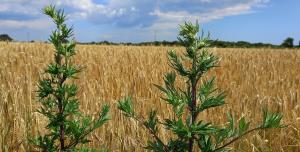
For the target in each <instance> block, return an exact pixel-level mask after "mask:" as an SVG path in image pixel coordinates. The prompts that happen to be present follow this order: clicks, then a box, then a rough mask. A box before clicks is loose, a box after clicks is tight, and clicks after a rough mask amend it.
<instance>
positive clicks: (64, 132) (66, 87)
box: [30, 6, 109, 152]
mask: <svg viewBox="0 0 300 152" xmlns="http://www.w3.org/2000/svg"><path fill="white" fill-rule="evenodd" d="M43 11H44V13H45V14H46V15H48V16H49V17H51V18H52V19H53V22H54V23H55V24H56V30H54V31H53V32H52V35H51V36H50V38H49V41H50V42H51V43H52V44H53V45H54V48H55V55H54V62H52V63H50V64H49V65H48V67H47V68H46V69H45V71H44V72H45V76H44V78H43V79H41V80H40V81H39V84H38V91H37V93H38V94H37V97H38V102H39V103H40V104H41V107H40V108H39V109H38V110H37V112H39V113H40V114H42V115H44V116H45V117H46V118H47V119H48V124H47V126H46V129H47V130H48V131H47V133H46V134H44V135H40V134H39V135H38V136H37V137H36V138H34V139H31V140H30V142H31V143H32V144H33V145H34V146H35V150H38V151H43V152H54V151H77V150H80V151H88V150H87V149H86V148H84V147H83V144H86V143H88V142H89V140H88V138H87V136H88V135H89V134H90V133H91V132H93V131H94V130H95V129H97V128H99V127H100V126H102V125H103V124H104V123H105V122H107V121H108V119H109V116H108V112H109V106H107V105H105V106H103V108H102V111H101V112H100V113H99V116H98V117H97V118H96V119H94V120H92V118H91V117H88V116H84V115H83V114H81V112H80V111H79V102H78V99H77V98H76V94H77V90H78V88H77V86H76V85H75V84H74V83H71V82H70V81H69V82H67V80H69V79H71V78H76V74H77V73H79V72H80V71H81V70H82V67H81V66H78V65H74V64H73V60H72V58H73V56H74V55H75V54H76V51H75V45H76V42H75V40H74V39H72V36H73V28H69V27H68V26H67V25H66V24H65V21H66V15H65V14H64V11H63V10H57V9H56V8H55V7H54V6H48V7H45V8H44V10H43Z"/></svg>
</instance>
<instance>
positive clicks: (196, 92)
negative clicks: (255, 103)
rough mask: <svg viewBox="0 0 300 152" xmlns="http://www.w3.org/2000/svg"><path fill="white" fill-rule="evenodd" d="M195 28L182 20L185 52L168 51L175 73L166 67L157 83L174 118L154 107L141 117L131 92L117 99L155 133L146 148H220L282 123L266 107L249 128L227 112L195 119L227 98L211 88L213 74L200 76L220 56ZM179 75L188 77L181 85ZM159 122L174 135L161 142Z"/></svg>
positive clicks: (177, 151) (165, 151)
mask: <svg viewBox="0 0 300 152" xmlns="http://www.w3.org/2000/svg"><path fill="white" fill-rule="evenodd" d="M198 32H199V25H198V24H196V25H193V24H192V23H185V24H184V25H181V26H180V32H179V37H178V39H179V42H180V43H181V45H182V46H184V47H185V48H186V51H185V53H184V54H183V55H178V54H176V53H175V51H169V52H168V58H169V62H170V63H169V65H170V66H171V68H173V69H174V70H175V71H176V73H175V72H170V73H167V74H166V75H165V76H164V86H158V85H156V86H157V88H158V89H159V90H161V91H162V93H164V94H165V95H164V97H162V101H164V102H166V103H167V104H170V105H171V106H172V107H173V112H174V116H173V117H172V118H167V119H164V120H163V121H162V120H159V119H158V117H157V110H152V111H150V113H149V116H148V118H145V119H144V118H143V117H141V116H138V115H137V114H136V112H135V110H134V108H133V105H132V100H131V98H130V97H126V98H124V99H122V100H120V101H118V108H119V109H120V110H121V111H122V113H123V114H124V115H125V116H126V117H130V118H132V119H134V120H136V121H138V122H140V124H142V125H143V126H144V127H145V128H146V129H147V130H149V133H150V134H151V135H152V136H153V138H150V139H149V141H148V144H147V146H146V148H147V149H150V150H153V151H156V152H171V151H174V152H183V151H188V152H192V151H194V150H196V151H199V150H201V151H202V152H217V151H218V152H220V151H226V150H228V149H226V147H227V146H229V145H230V144H231V143H233V142H235V141H236V140H238V139H240V138H241V137H243V136H245V135H247V134H249V133H251V132H253V131H256V130H259V129H268V128H281V127H284V125H282V124H281V119H282V114H281V113H276V112H275V113H271V112H268V111H267V110H266V109H265V108H263V119H262V121H261V123H260V124H259V125H257V126H256V127H253V128H252V129H250V122H249V121H246V119H245V118H244V117H242V118H241V119H240V120H239V121H238V124H237V125H235V124H234V123H235V119H234V118H233V116H232V115H231V114H230V113H228V114H227V118H228V125H223V126H222V125H215V124H214V123H213V122H206V121H205V120H199V118H198V116H199V115H200V114H201V113H202V112H204V111H205V110H207V109H210V108H214V107H218V106H222V105H223V104H224V103H225V93H224V92H223V91H221V90H219V89H217V88H215V86H214V82H215V77H212V78H211V79H207V80H205V79H204V78H202V77H203V76H204V75H205V74H206V73H207V71H209V70H211V69H212V68H214V67H216V66H217V64H218V62H219V58H218V57H217V56H215V55H213V54H212V53H209V51H208V41H209V38H208V37H204V36H203V34H202V36H201V37H198V35H197V34H198ZM177 75H179V76H180V77H181V78H183V80H184V82H186V86H185V88H178V87H177V86H176V85H175V81H176V78H177ZM201 80H202V81H201ZM161 110H163V109H161ZM159 125H163V126H164V128H166V129H167V130H169V131H170V133H171V134H172V137H173V138H170V139H169V140H167V141H166V142H164V141H163V140H162V139H161V138H160V136H159V133H158V126H159ZM220 126H221V127H220Z"/></svg>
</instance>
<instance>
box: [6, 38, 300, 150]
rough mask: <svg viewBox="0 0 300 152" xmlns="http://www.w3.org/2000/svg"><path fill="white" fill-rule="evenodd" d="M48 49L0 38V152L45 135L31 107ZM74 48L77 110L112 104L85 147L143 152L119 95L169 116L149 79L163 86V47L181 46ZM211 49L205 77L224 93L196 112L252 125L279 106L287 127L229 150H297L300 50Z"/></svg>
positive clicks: (93, 111) (92, 111) (139, 132)
mask: <svg viewBox="0 0 300 152" xmlns="http://www.w3.org/2000/svg"><path fill="white" fill-rule="evenodd" d="M53 49H54V48H53V47H52V46H51V45H50V44H45V43H17V42H14V43H0V132H1V133H0V146H1V150H0V151H22V152H23V151H28V150H29V148H30V147H29V144H28V142H27V139H28V138H29V137H31V136H34V135H37V133H38V132H40V133H45V128H44V126H45V123H46V120H45V119H44V117H43V116H41V115H40V114H38V113H37V112H36V109H37V108H38V107H39V105H38V104H37V102H36V91H37V83H38V80H39V79H40V78H41V77H42V74H43V69H44V68H45V67H46V66H47V65H48V64H49V63H50V62H51V61H52V59H53V52H54V51H53ZM76 49H77V54H76V56H75V60H74V62H75V63H76V64H80V65H83V66H84V67H85V68H84V70H83V71H82V72H81V73H80V74H79V75H78V78H79V79H76V80H74V81H75V82H76V84H78V87H79V94H78V98H79V101H80V104H81V108H80V109H81V110H82V112H83V113H85V114H88V115H92V116H96V115H97V112H98V111H100V109H101V106H102V105H103V104H105V103H107V104H109V105H110V106H111V110H110V116H111V120H110V121H108V123H107V124H105V125H104V127H101V128H100V129H98V130H96V131H95V132H93V133H92V135H91V136H90V139H91V142H90V143H89V146H91V147H106V148H108V149H109V150H110V151H113V152H118V151H128V152H131V151H145V149H144V148H143V147H142V146H143V145H145V143H146V142H147V139H148V138H149V136H150V134H149V133H148V132H147V131H146V130H145V129H143V128H142V126H141V125H139V124H138V123H136V122H135V121H133V120H130V119H128V118H125V117H124V116H123V115H122V114H121V113H120V111H119V110H118V109H117V106H116V103H117V100H119V99H121V98H123V97H124V96H126V95H131V96H132V97H133V99H134V104H135V106H136V108H135V109H136V110H137V113H139V114H141V115H146V114H147V113H148V112H149V111H150V110H151V109H152V108H158V109H160V110H159V119H164V118H165V117H167V116H172V113H171V111H172V110H171V108H170V106H169V105H167V104H166V103H165V102H163V101H161V99H160V97H161V96H162V94H161V93H160V91H159V90H158V89H157V88H155V87H154V86H153V84H162V83H163V74H165V73H166V72H168V71H169V70H171V68H170V67H169V66H168V60H167V51H168V50H171V49H174V50H176V51H178V52H181V51H182V50H183V48H181V47H171V46H170V47H163V46H161V47H157V46H105V45H77V47H76ZM211 52H213V53H214V54H217V55H218V56H220V57H221V58H222V60H221V62H220V64H219V65H220V67H217V68H215V69H213V70H212V71H210V73H209V75H210V76H211V75H215V76H216V78H217V79H216V81H217V86H218V87H219V88H221V89H223V90H225V91H226V94H227V97H226V104H225V106H222V107H219V108H215V109H212V110H208V111H207V112H205V113H204V114H202V115H201V116H200V118H201V119H205V120H213V122H218V123H221V124H222V123H223V124H224V123H226V122H225V120H226V119H225V117H226V112H228V111H231V112H232V113H233V114H234V115H235V116H236V120H238V119H239V116H246V117H247V118H248V119H249V120H252V121H251V122H253V124H251V126H255V125H256V124H255V122H260V121H261V120H262V117H261V116H262V114H261V107H262V106H268V107H269V108H270V109H271V110H273V111H276V110H278V111H281V112H282V113H283V114H284V118H283V121H284V123H285V124H287V125H288V126H287V127H286V128H283V129H274V130H266V131H259V132H256V133H254V134H249V135H247V136H246V137H245V138H242V140H240V141H239V142H237V143H235V144H233V145H232V146H231V147H232V148H233V151H238V152H243V151H245V152H250V151H251V152H252V151H253V152H254V151H262V152H265V151H272V152H273V151H274V152H283V151H295V152H296V151H300V101H299V99H300V50H299V49H298V50H297V49H268V48H265V49H242V48H234V49H230V48H227V49H221V48H211ZM177 85H179V86H183V85H184V82H177ZM159 133H160V134H159V135H160V137H162V138H163V139H165V138H166V137H169V136H170V134H169V132H166V130H165V129H164V128H159Z"/></svg>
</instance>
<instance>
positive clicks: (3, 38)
mask: <svg viewBox="0 0 300 152" xmlns="http://www.w3.org/2000/svg"><path fill="white" fill-rule="evenodd" d="M12 40H13V39H12V38H11V37H10V36H9V35H8V34H0V41H9V42H10V41H12Z"/></svg>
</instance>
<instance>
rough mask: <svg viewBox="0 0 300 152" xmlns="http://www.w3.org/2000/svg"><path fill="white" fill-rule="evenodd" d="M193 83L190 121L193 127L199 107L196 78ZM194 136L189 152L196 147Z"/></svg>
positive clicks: (190, 141) (190, 142) (192, 80)
mask: <svg viewBox="0 0 300 152" xmlns="http://www.w3.org/2000/svg"><path fill="white" fill-rule="evenodd" d="M191 83H192V105H191V107H190V113H191V116H192V117H191V120H190V125H193V124H194V123H195V121H196V117H197V114H196V105H197V96H196V92H197V90H196V87H197V82H196V81H195V78H192V79H191ZM194 139H195V138H194V134H192V136H191V137H190V139H189V150H188V151H189V152H192V151H193V147H194Z"/></svg>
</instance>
